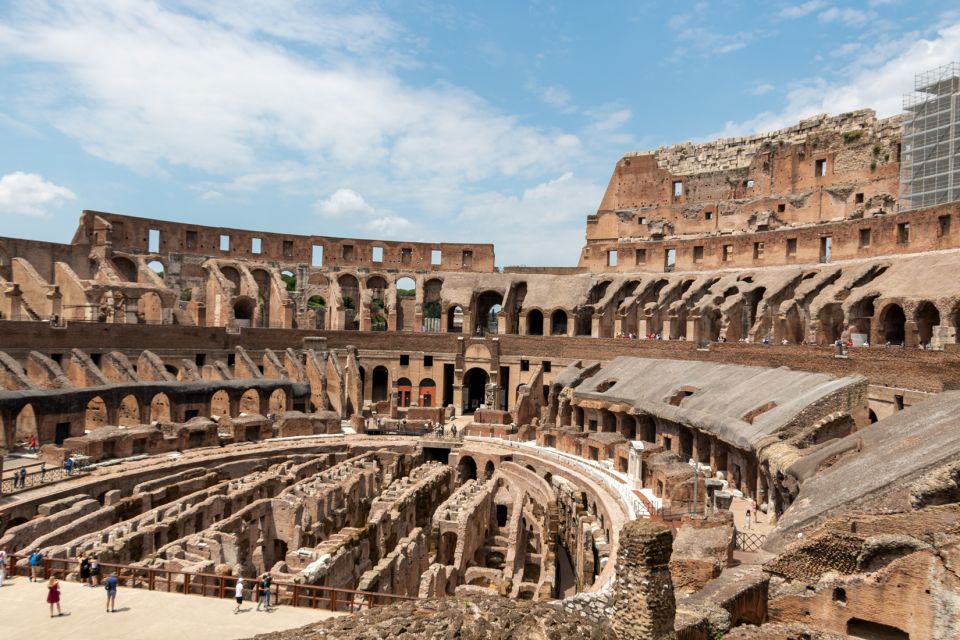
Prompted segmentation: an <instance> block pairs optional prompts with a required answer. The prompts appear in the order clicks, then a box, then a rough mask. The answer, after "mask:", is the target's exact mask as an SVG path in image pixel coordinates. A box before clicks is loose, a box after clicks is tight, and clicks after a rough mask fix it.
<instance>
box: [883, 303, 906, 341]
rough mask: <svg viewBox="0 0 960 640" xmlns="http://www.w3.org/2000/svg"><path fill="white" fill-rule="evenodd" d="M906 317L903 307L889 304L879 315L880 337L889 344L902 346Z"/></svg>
mask: <svg viewBox="0 0 960 640" xmlns="http://www.w3.org/2000/svg"><path fill="white" fill-rule="evenodd" d="M906 322H907V316H906V314H905V313H904V312H903V307H901V306H900V305H898V304H889V305H887V306H886V307H884V309H883V311H882V312H881V313H880V331H881V336H882V337H883V339H884V340H885V341H886V342H889V343H890V344H903V339H904V336H905V335H906V333H905V325H906Z"/></svg>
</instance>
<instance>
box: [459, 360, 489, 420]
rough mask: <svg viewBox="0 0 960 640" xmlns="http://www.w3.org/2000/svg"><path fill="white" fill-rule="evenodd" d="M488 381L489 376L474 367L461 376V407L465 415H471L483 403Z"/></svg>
mask: <svg viewBox="0 0 960 640" xmlns="http://www.w3.org/2000/svg"><path fill="white" fill-rule="evenodd" d="M489 380H490V376H489V374H488V373H487V372H486V371H485V370H483V369H481V368H480V367H474V368H473V369H470V370H469V371H467V372H466V373H465V374H464V375H463V395H464V398H463V406H464V411H465V412H466V413H473V412H474V411H476V410H477V409H479V408H480V405H482V404H483V403H484V401H485V398H486V392H487V391H486V390H487V382H488V381H489Z"/></svg>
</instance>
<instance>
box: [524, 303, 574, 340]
mask: <svg viewBox="0 0 960 640" xmlns="http://www.w3.org/2000/svg"><path fill="white" fill-rule="evenodd" d="M564 319H566V316H564ZM527 335H528V336H542V335H543V312H542V311H540V310H539V309H531V310H530V311H528V312H527Z"/></svg>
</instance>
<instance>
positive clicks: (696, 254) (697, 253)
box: [693, 244, 703, 262]
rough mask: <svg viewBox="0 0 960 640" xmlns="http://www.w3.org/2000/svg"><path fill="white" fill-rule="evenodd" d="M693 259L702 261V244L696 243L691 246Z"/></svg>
mask: <svg viewBox="0 0 960 640" xmlns="http://www.w3.org/2000/svg"><path fill="white" fill-rule="evenodd" d="M693 261H694V262H703V245H702V244H701V245H697V246H695V247H694V248H693Z"/></svg>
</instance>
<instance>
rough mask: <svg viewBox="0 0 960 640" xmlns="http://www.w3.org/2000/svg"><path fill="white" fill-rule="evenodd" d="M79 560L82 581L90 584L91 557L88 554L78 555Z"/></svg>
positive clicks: (86, 585)
mask: <svg viewBox="0 0 960 640" xmlns="http://www.w3.org/2000/svg"><path fill="white" fill-rule="evenodd" d="M77 560H79V561H80V582H81V583H82V584H83V586H85V587H89V586H90V559H89V558H87V556H85V555H82V556H78V557H77Z"/></svg>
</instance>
